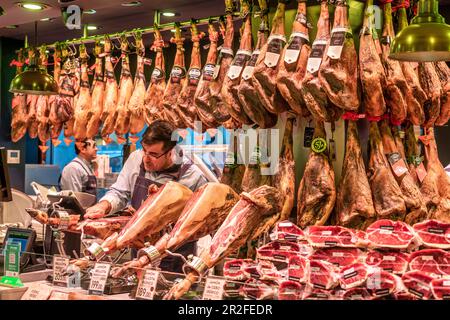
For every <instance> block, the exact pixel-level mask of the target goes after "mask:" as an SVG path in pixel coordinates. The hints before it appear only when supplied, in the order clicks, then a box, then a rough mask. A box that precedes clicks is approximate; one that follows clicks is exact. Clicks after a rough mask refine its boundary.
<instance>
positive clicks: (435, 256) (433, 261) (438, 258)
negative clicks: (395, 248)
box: [409, 249, 450, 278]
mask: <svg viewBox="0 0 450 320" xmlns="http://www.w3.org/2000/svg"><path fill="white" fill-rule="evenodd" d="M409 269H410V270H411V271H422V272H425V273H428V274H429V275H430V276H432V277H438V278H440V277H442V276H450V253H449V252H447V251H444V250H440V249H425V250H420V251H416V252H413V253H411V254H410V256H409Z"/></svg>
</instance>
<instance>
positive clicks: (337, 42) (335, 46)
mask: <svg viewBox="0 0 450 320" xmlns="http://www.w3.org/2000/svg"><path fill="white" fill-rule="evenodd" d="M349 31H351V29H347V28H343V27H339V28H334V29H333V30H332V31H331V40H330V45H329V46H328V51H327V56H329V57H330V58H331V59H339V58H340V57H341V54H342V48H344V42H345V36H346V34H347V32H349Z"/></svg>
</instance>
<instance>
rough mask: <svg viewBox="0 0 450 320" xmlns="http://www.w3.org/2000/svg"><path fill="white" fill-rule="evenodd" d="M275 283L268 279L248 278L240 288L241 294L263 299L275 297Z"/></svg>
mask: <svg viewBox="0 0 450 320" xmlns="http://www.w3.org/2000/svg"><path fill="white" fill-rule="evenodd" d="M276 287H277V285H276V284H275V283H272V282H270V281H260V280H256V279H249V280H247V281H246V282H245V284H244V285H243V286H242V288H241V295H243V296H244V297H247V298H250V299H253V300H265V299H274V298H275V294H276V292H275V288H276Z"/></svg>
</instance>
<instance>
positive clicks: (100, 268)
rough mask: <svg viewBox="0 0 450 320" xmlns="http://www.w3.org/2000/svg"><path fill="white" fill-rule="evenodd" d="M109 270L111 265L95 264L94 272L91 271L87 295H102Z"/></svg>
mask: <svg viewBox="0 0 450 320" xmlns="http://www.w3.org/2000/svg"><path fill="white" fill-rule="evenodd" d="M110 269H111V265H110V264H109V263H100V262H97V263H96V264H95V267H94V270H93V271H92V277H91V282H90V284H89V294H92V295H103V292H104V291H105V286H106V280H108V276H109V271H110Z"/></svg>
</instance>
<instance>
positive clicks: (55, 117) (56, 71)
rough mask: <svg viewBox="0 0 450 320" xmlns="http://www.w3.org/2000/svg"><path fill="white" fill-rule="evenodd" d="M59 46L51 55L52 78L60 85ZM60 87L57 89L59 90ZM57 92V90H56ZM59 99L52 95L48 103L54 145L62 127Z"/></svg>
mask: <svg viewBox="0 0 450 320" xmlns="http://www.w3.org/2000/svg"><path fill="white" fill-rule="evenodd" d="M61 59H62V58H61V47H60V45H57V46H56V47H55V53H54V55H53V61H54V63H53V78H54V79H55V81H56V83H58V85H60V75H61ZM60 90H61V89H59V91H60ZM58 93H59V92H58ZM60 99H61V97H60V95H59V94H58V95H52V96H50V98H49V102H48V103H49V104H50V114H49V121H50V130H51V132H50V136H51V139H52V143H53V145H54V146H55V147H56V146H58V145H59V144H60V143H61V141H60V140H59V139H58V138H59V135H60V134H61V131H62V128H63V120H64V119H63V118H62V117H61V116H60V115H59V112H58V111H59V110H58V103H57V101H59V100H60Z"/></svg>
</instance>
